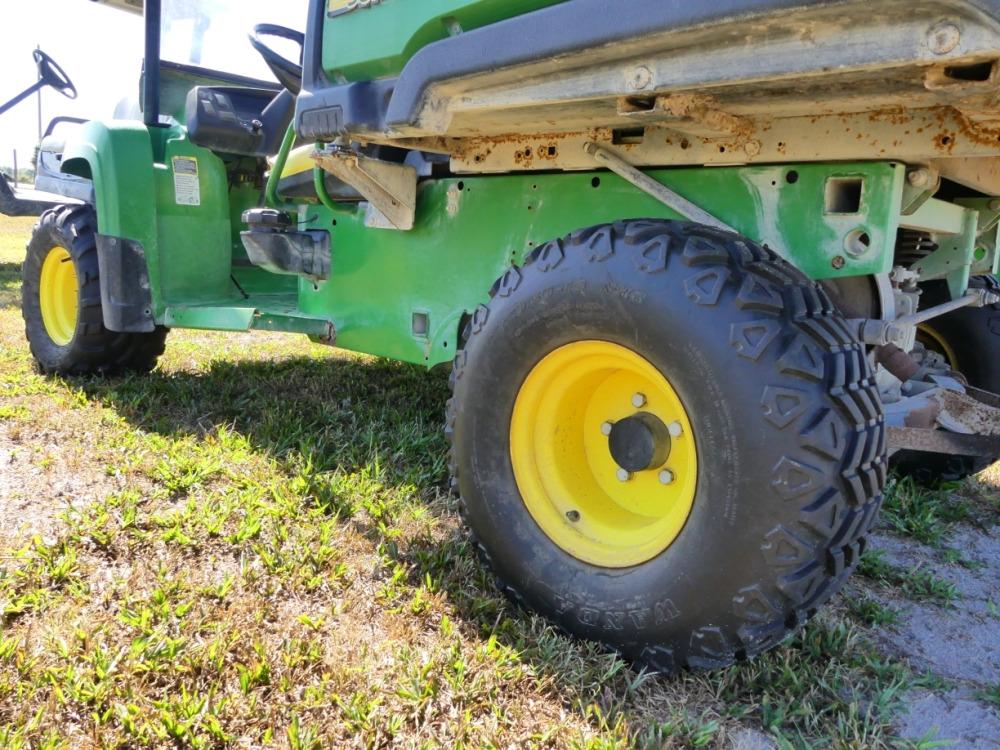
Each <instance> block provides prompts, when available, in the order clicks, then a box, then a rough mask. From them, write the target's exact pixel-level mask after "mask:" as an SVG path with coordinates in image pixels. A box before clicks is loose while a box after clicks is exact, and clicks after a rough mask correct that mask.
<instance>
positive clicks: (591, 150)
mask: <svg viewBox="0 0 1000 750" xmlns="http://www.w3.org/2000/svg"><path fill="white" fill-rule="evenodd" d="M583 148H584V151H586V152H587V153H588V154H590V155H591V156H592V157H594V161H596V162H598V163H599V164H603V165H604V166H605V167H607V168H608V169H610V170H611V171H612V172H614V173H615V174H616V175H618V176H619V177H621V178H622V179H623V180H627V181H628V182H631V183H632V184H633V185H635V186H636V187H637V188H639V189H640V190H642V191H643V192H645V193H649V194H650V195H651V196H653V197H654V198H656V199H657V200H658V201H660V203H662V204H664V205H665V206H666V207H667V208H670V209H673V210H674V211H676V212H677V213H679V214H680V215H681V216H683V217H684V218H685V219H690V220H691V221H695V222H697V223H699V224H705V225H706V226H710V227H715V228H716V229H721V230H723V231H725V232H733V233H735V234H738V232H736V230H735V229H733V228H732V227H731V226H729V225H728V224H726V223H725V222H723V221H721V220H719V219H717V218H715V217H714V216H712V214H710V213H708V211H704V210H702V209H701V208H699V207H698V206H696V205H695V204H694V203H692V202H691V201H689V200H688V199H687V198H685V197H684V196H682V195H679V194H677V193H675V192H674V191H673V190H671V189H670V188H668V187H667V186H666V185H664V184H663V183H661V182H657V181H656V180H654V179H653V178H652V177H650V176H649V175H647V174H646V173H645V172H643V171H642V170H640V169H636V168H635V167H633V166H632V165H631V164H629V163H628V162H627V161H625V160H624V159H623V158H621V157H620V156H618V154H614V153H612V152H610V151H608V150H607V149H605V148H601V147H600V146H598V145H597V144H596V143H593V142H591V143H587V144H585V145H584V147H583Z"/></svg>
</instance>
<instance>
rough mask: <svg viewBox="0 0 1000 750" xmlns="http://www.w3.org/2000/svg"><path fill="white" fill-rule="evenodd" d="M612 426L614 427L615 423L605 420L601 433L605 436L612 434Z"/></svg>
mask: <svg viewBox="0 0 1000 750" xmlns="http://www.w3.org/2000/svg"><path fill="white" fill-rule="evenodd" d="M612 427H614V425H613V424H611V422H605V423H604V424H602V425H601V434H602V435H604V436H608V435H610V434H611V428H612Z"/></svg>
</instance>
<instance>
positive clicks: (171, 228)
mask: <svg viewBox="0 0 1000 750" xmlns="http://www.w3.org/2000/svg"><path fill="white" fill-rule="evenodd" d="M178 160H181V161H178ZM184 160H186V161H184ZM192 163H196V164H197V183H198V199H197V201H194V200H191V198H190V195H188V198H187V200H186V201H185V200H181V199H180V198H181V195H182V194H180V193H178V183H177V182H176V181H175V174H174V166H175V164H186V165H187V167H188V170H189V171H190V168H191V164H192ZM65 165H66V168H67V169H69V170H72V171H74V172H75V173H77V174H84V175H88V176H89V175H92V176H93V179H94V181H95V191H96V196H97V210H98V227H99V231H101V232H102V233H104V234H110V235H115V236H119V237H124V238H127V239H131V240H135V241H137V242H139V243H141V244H142V246H143V248H144V250H145V254H146V259H147V262H148V266H149V277H150V284H151V291H152V296H153V302H154V316H155V319H156V321H157V323H159V324H161V325H167V326H170V327H177V328H184V327H187V328H204V329H218V330H250V329H264V330H276V331H290V332H296V333H303V334H306V335H309V336H311V337H313V338H315V339H318V340H324V341H329V340H330V339H331V334H332V333H333V331H334V329H335V331H336V343H337V344H338V345H339V346H342V347H344V348H348V349H353V350H356V351H361V352H366V353H369V354H375V355H381V356H386V357H392V358H395V359H400V360H405V361H408V362H417V363H424V364H427V365H435V364H438V363H441V362H446V361H448V360H450V359H451V358H452V357H453V356H454V353H455V348H456V346H457V344H458V334H459V324H460V321H461V319H462V317H463V316H464V315H465V314H467V313H469V312H471V311H472V310H473V309H474V308H475V307H476V306H477V305H478V304H480V303H481V302H483V301H485V300H486V299H487V296H488V290H489V288H490V286H491V285H492V284H493V282H494V281H495V280H496V279H497V278H498V277H500V276H501V275H502V274H503V273H504V271H505V270H506V269H507V268H508V267H510V265H511V264H514V263H520V262H522V261H523V259H524V257H525V256H526V255H527V254H528V253H529V252H530V251H531V250H532V249H533V248H535V247H538V246H539V245H542V244H544V243H545V242H547V241H549V240H552V239H556V238H559V237H561V236H563V235H566V234H568V233H570V232H572V231H574V230H577V229H581V228H584V227H588V226H592V225H594V224H600V223H604V222H613V221H617V220H621V219H637V218H681V217H679V216H678V215H677V214H675V213H674V212H673V211H671V210H670V209H669V208H667V207H666V206H664V205H663V204H662V203H660V202H659V201H657V200H656V199H655V198H653V197H651V196H649V195H647V194H646V193H644V192H642V191H640V190H638V189H637V188H636V187H635V186H633V185H632V184H630V183H629V182H627V181H625V180H623V179H622V178H620V177H618V176H617V175H614V174H612V173H609V172H596V171H595V172H563V173H554V174H542V173H537V174H511V175H482V176H469V177H464V178H461V179H459V178H449V179H429V180H425V181H423V182H421V183H420V185H419V189H418V201H417V217H416V224H415V227H414V228H413V229H412V230H410V231H396V230H389V229H375V228H371V227H368V226H366V224H365V204H356V203H343V204H336V205H334V204H330V206H329V207H328V206H323V205H315V204H309V205H303V206H301V207H300V210H299V221H300V226H303V227H309V228H312V229H317V230H327V231H329V232H330V234H331V246H332V271H331V277H330V278H329V279H328V280H326V281H322V282H319V283H313V282H312V281H309V280H306V279H300V278H298V277H295V276H290V275H280V274H273V273H270V272H268V271H265V270H263V269H261V268H257V267H253V266H251V265H250V264H249V263H248V260H247V256H246V252H245V250H244V248H243V245H242V242H241V241H240V236H239V233H240V231H241V229H242V228H243V226H242V222H241V219H240V214H241V213H242V211H243V210H245V209H246V208H249V207H251V206H256V205H260V204H261V202H262V201H263V198H264V196H263V193H264V185H263V184H262V183H261V182H260V180H259V176H258V177H257V178H255V177H254V172H253V170H248V169H247V165H246V164H245V163H240V161H239V160H233V159H230V160H229V161H224V160H223V158H221V157H219V156H217V155H215V154H213V153H212V152H211V151H208V150H207V149H204V148H201V147H199V146H196V145H194V144H192V143H191V142H190V141H189V140H188V139H187V137H186V133H185V130H184V128H183V127H180V126H174V127H171V128H155V129H152V130H151V131H150V130H147V129H146V128H145V127H144V126H142V125H140V124H138V123H112V124H102V123H91V124H89V125H87V126H86V127H85V128H83V130H82V131H81V137H80V138H78V139H74V140H73V141H72V142H71V143H69V144H68V145H67V150H66V160H65ZM648 174H649V175H650V176H652V177H653V178H654V179H656V180H659V181H660V182H662V183H663V184H665V185H667V186H668V187H670V188H671V189H673V190H675V191H676V192H678V193H679V194H681V195H682V196H684V197H685V198H687V199H688V200H690V201H692V202H694V203H695V204H696V205H698V206H701V207H702V208H703V209H705V210H706V211H708V212H709V213H711V214H713V215H715V216H717V217H718V218H719V219H721V220H722V221H724V222H726V223H727V224H729V225H730V226H732V227H733V228H734V229H736V230H737V231H739V232H740V233H742V234H744V235H746V236H747V237H750V238H751V239H754V240H756V241H759V242H761V243H763V244H766V245H767V246H769V247H770V248H772V249H773V250H775V251H776V252H777V253H779V254H780V255H782V256H784V257H785V258H787V259H788V260H790V261H791V262H792V263H793V264H795V265H796V266H797V267H798V268H800V269H801V270H802V271H803V272H805V273H806V274H807V275H808V276H810V277H811V278H814V279H828V278H837V277H849V276H868V275H872V274H879V273H886V272H888V271H889V270H890V269H891V266H892V259H893V251H894V247H895V239H896V231H897V228H898V227H899V225H900V221H901V218H902V220H903V222H904V225H911V224H916V225H922V226H926V227H927V231H932V232H934V233H935V237H936V239H937V241H938V243H939V245H940V248H941V249H940V250H939V251H938V252H937V253H935V254H933V255H931V256H929V257H928V258H927V259H926V261H925V262H926V264H927V265H928V266H929V267H933V269H932V275H933V276H935V277H938V278H947V279H948V281H949V284H950V286H951V288H952V293H953V294H955V295H958V294H962V293H964V291H965V287H966V285H967V284H968V277H969V274H970V273H973V272H976V273H978V272H984V271H987V270H989V269H993V268H995V267H996V263H997V235H996V230H995V226H994V225H993V224H983V223H982V222H989V221H991V216H992V214H987V213H986V208H985V207H984V206H980V205H979V204H975V205H973V204H971V203H970V204H968V205H967V206H959V205H955V204H948V203H945V202H943V201H939V200H934V199H931V200H929V201H927V203H926V204H925V205H924V206H923V207H921V208H920V209H919V210H918V211H917V212H915V213H914V214H912V215H910V216H906V217H901V216H900V208H901V205H902V201H903V195H904V183H905V174H906V170H905V167H904V166H903V165H901V164H896V163H889V162H865V163H856V164H843V163H838V164H801V165H781V166H750V167H737V166H734V167H711V168H684V169H659V170H651V171H649V172H648ZM844 184H851V185H853V186H854V187H853V192H852V191H847V192H846V193H843V195H847V194H850V195H852V196H853V197H852V198H851V199H850V200H848V201H847V204H846V205H845V203H844V200H842V199H837V198H836V196H837V195H840V194H839V193H837V189H836V188H837V187H838V186H843V185H844ZM831 196H834V198H833V199H832V198H831ZM842 197H843V196H842V195H841V198H842ZM189 204H190V205H189ZM838 211H842V212H838ZM987 230H988V231H987ZM859 238H860V239H859ZM938 266H940V268H938ZM416 314H419V315H421V316H425V317H426V321H427V331H426V333H425V334H422V335H415V334H414V333H413V322H414V316H415V315H416Z"/></svg>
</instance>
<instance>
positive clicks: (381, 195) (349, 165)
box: [312, 146, 417, 230]
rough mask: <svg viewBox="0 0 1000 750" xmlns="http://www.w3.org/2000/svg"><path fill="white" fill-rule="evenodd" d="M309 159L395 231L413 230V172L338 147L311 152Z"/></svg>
mask: <svg viewBox="0 0 1000 750" xmlns="http://www.w3.org/2000/svg"><path fill="white" fill-rule="evenodd" d="M312 157H313V159H314V160H315V161H316V163H317V164H319V166H320V167H322V168H323V169H324V170H326V171H327V172H329V173H330V174H332V175H333V176H334V177H336V178H338V179H340V180H343V181H344V182H346V183H347V184H348V185H350V186H351V187H353V188H354V189H355V190H357V191H358V192H359V193H361V195H363V196H364V197H365V198H366V199H367V200H368V201H369V203H371V204H372V205H373V206H374V207H375V208H377V209H378V210H379V211H380V212H381V213H382V214H383V215H384V216H385V218H386V219H387V220H388V222H389V224H391V225H392V226H393V227H395V228H396V229H403V230H406V229H413V225H414V223H415V221H416V216H417V170H416V169H414V168H413V167H411V166H409V165H407V164H395V163H393V162H387V161H382V160H380V159H372V158H371V157H369V156H364V155H363V154H359V153H357V152H356V151H351V150H349V149H345V148H343V147H341V146H330V147H327V148H326V149H324V150H322V151H314V152H313V155H312Z"/></svg>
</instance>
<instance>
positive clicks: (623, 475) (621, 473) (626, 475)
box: [615, 469, 632, 482]
mask: <svg viewBox="0 0 1000 750" xmlns="http://www.w3.org/2000/svg"><path fill="white" fill-rule="evenodd" d="M615 476H617V477H618V481H619V482H627V481H629V480H630V479H631V478H632V472H629V471H626V470H625V469H619V470H618V473H617V474H616V475H615Z"/></svg>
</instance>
